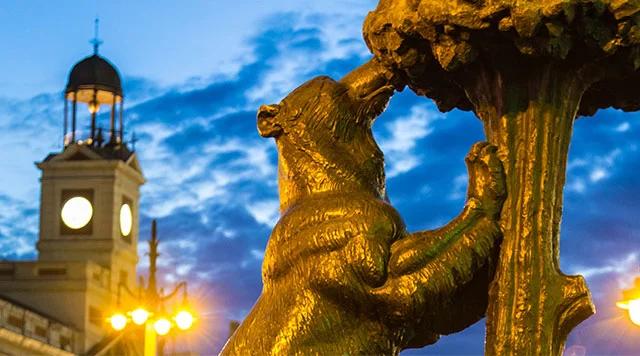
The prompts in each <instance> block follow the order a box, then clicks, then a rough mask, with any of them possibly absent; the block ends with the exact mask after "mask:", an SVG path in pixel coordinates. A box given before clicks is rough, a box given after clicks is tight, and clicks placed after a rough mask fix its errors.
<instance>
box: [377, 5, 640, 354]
mask: <svg viewBox="0 0 640 356" xmlns="http://www.w3.org/2000/svg"><path fill="white" fill-rule="evenodd" d="M364 37H365V41H366V43H367V45H368V46H369V48H370V49H371V51H372V52H373V53H374V55H375V58H377V59H378V60H380V61H381V62H382V63H383V64H384V66H386V67H387V68H389V70H390V71H392V72H393V73H394V75H396V76H397V77H398V82H400V83H404V84H407V85H408V86H409V87H411V89H412V90H414V91H415V92H416V93H418V94H420V95H424V96H427V97H429V98H431V99H433V100H434V101H435V102H436V104H437V105H438V107H439V108H440V109H441V110H442V111H448V110H451V109H453V108H459V109H462V110H473V111H474V112H475V113H476V115H477V116H478V117H479V118H480V119H481V120H482V121H483V123H484V125H485V132H486V135H487V139H488V141H489V142H491V143H492V144H494V145H496V146H497V147H498V156H499V157H500V159H501V161H502V162H503V164H504V168H505V173H506V179H507V180H506V184H507V190H508V192H509V196H508V198H507V200H506V202H505V207H504V209H503V210H502V213H501V220H500V226H501V228H502V230H503V232H504V241H503V243H502V245H501V251H500V259H499V262H498V266H497V272H496V278H495V281H494V282H493V283H492V285H491V291H490V302H489V309H488V312H487V316H488V317H487V340H486V343H485V345H486V347H485V350H486V353H487V354H489V355H518V356H519V355H545V356H546V355H560V354H561V353H562V350H563V347H564V341H565V338H566V336H567V335H568V334H569V332H570V331H571V330H572V329H573V328H574V327H575V326H576V325H577V324H579V323H580V322H581V321H583V320H584V319H586V318H587V317H589V316H590V315H591V314H593V313H594V307H593V305H592V303H591V300H590V296H589V291H588V289H587V286H586V284H585V281H584V279H583V278H582V277H580V276H566V275H564V274H563V273H562V272H561V271H560V269H559V261H558V254H559V249H558V245H559V235H560V221H561V216H562V190H563V187H564V182H565V175H566V163H567V154H568V148H569V142H570V140H571V132H572V127H573V121H574V119H575V118H576V117H577V116H578V115H593V114H594V113H595V112H596V111H597V110H598V109H600V108H606V107H610V106H612V107H615V108H619V109H623V110H626V111H631V110H638V109H640V95H638V92H639V91H640V71H638V69H639V68H640V3H638V2H637V1H631V0H538V1H532V0H518V1H514V0H491V1H471V0H468V1H440V0H411V1H407V0H381V1H380V3H379V4H378V7H377V8H376V9H375V11H373V12H371V13H370V14H369V15H368V16H367V19H366V20H365V25H364Z"/></svg>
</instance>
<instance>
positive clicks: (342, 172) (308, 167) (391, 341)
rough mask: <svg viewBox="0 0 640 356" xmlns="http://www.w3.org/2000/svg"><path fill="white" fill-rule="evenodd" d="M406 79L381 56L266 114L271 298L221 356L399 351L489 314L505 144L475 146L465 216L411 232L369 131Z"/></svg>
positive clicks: (266, 277)
mask: <svg viewBox="0 0 640 356" xmlns="http://www.w3.org/2000/svg"><path fill="white" fill-rule="evenodd" d="M396 81H397V79H396V78H394V77H393V75H392V74H391V73H389V72H387V71H386V70H385V69H384V68H383V67H382V65H380V64H379V63H378V62H376V61H375V60H371V61H369V62H368V63H366V64H364V65H363V66H361V67H360V68H358V69H356V70H354V71H353V72H351V73H349V74H348V75H347V76H345V77H344V78H342V79H341V80H340V81H334V80H332V79H331V78H328V77H318V78H315V79H312V80H310V81H309V82H307V83H305V84H303V85H302V86H300V87H299V88H297V89H296V90H294V91H293V92H292V93H290V94H289V95H288V96H287V97H286V98H285V99H284V100H283V101H282V102H281V103H280V104H276V105H267V106H262V107H261V108H260V110H259V113H258V131H259V133H260V134H261V135H262V136H264V137H273V138H275V141H276V145H277V149H278V177H279V178H278V184H279V191H280V210H281V217H280V220H279V221H278V223H277V224H276V226H275V227H274V229H273V232H272V234H271V237H270V239H269V242H268V245H267V249H266V252H265V257H264V263H263V268H262V279H263V284H264V286H263V290H262V294H261V295H260V297H259V299H258V301H257V302H256V304H255V305H254V306H253V309H252V310H251V312H250V313H249V315H248V316H247V318H246V319H245V320H244V322H242V324H241V325H240V327H239V328H238V329H237V331H236V332H235V333H234V335H233V336H232V337H231V338H230V339H229V341H228V342H227V344H226V345H225V347H224V349H223V350H222V354H223V355H352V354H367V355H374V354H385V355H388V354H398V353H399V352H400V351H401V350H402V349H405V348H410V347H422V346H424V345H428V344H432V343H434V342H436V341H437V339H438V337H439V335H441V334H449V333H452V332H456V331H459V330H462V329H463V328H465V327H467V326H469V325H471V324H472V323H474V322H476V321H477V320H479V319H480V318H482V316H483V315H484V313H485V310H486V304H487V291H488V285H489V283H490V281H491V279H492V277H493V268H494V262H495V260H496V258H497V252H498V246H499V242H500V237H501V233H500V228H499V226H498V222H497V221H498V216H499V214H500V209H501V207H502V202H503V201H504V198H505V188H504V178H503V175H504V174H503V171H502V165H501V163H500V161H499V160H498V158H497V156H496V149H495V148H494V147H493V146H490V145H488V144H486V143H479V144H476V145H474V146H473V147H472V149H471V152H470V153H469V155H468V156H467V158H466V162H467V166H468V171H469V188H468V193H467V201H466V204H465V207H464V209H463V211H462V213H461V214H460V215H459V216H458V217H457V218H455V219H454V220H453V221H451V222H450V223H449V224H447V225H446V226H444V227H442V228H440V229H437V230H433V231H422V232H415V233H409V232H407V230H406V228H405V225H404V222H403V220H402V218H401V217H400V215H399V214H398V212H397V211H396V210H395V209H394V208H393V206H391V204H390V203H389V201H388V199H387V196H386V192H385V174H384V160H383V154H382V152H381V151H380V149H379V148H378V146H377V144H376V142H375V140H374V138H373V135H372V132H371V126H372V124H373V122H374V120H375V119H376V118H377V117H378V116H379V115H380V114H381V113H382V112H383V110H384V109H385V107H386V105H387V103H388V101H389V99H390V97H391V96H392V95H393V93H394V90H395V89H396V88H398V87H399V86H400V87H401V83H397V82H396Z"/></svg>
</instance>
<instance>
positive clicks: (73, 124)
mask: <svg viewBox="0 0 640 356" xmlns="http://www.w3.org/2000/svg"><path fill="white" fill-rule="evenodd" d="M77 95H78V93H76V92H73V108H72V109H71V110H72V113H71V117H72V119H71V143H75V142H76V109H77V108H78V101H77V100H76V99H77Z"/></svg>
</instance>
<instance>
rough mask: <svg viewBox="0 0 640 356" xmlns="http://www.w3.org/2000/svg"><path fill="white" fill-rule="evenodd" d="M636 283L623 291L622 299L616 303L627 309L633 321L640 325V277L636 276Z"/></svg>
mask: <svg viewBox="0 0 640 356" xmlns="http://www.w3.org/2000/svg"><path fill="white" fill-rule="evenodd" d="M634 284H635V285H634V287H633V288H631V289H628V290H625V291H623V292H622V300H621V301H619V302H618V303H616V305H617V306H618V308H621V309H624V310H627V311H628V313H629V319H631V322H632V323H634V324H636V325H638V326H640V277H638V278H636V280H635V283H634Z"/></svg>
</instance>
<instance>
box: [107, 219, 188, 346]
mask: <svg viewBox="0 0 640 356" xmlns="http://www.w3.org/2000/svg"><path fill="white" fill-rule="evenodd" d="M158 243H159V241H158V237H157V223H156V220H153V221H152V222H151V240H149V279H148V283H147V287H146V288H145V287H144V281H141V283H140V287H139V290H138V293H137V295H136V293H134V292H132V291H131V290H130V289H129V287H128V286H127V285H126V284H123V283H120V284H119V285H118V306H120V292H121V290H123V289H124V290H125V291H126V292H127V293H128V294H129V295H130V296H131V297H134V298H137V300H138V304H137V307H136V308H134V309H133V310H131V311H128V312H126V313H125V312H122V311H121V310H120V308H118V311H117V312H115V313H114V314H113V315H111V317H109V319H108V321H109V323H110V324H111V328H112V329H113V330H115V331H124V330H125V328H126V327H127V325H128V324H129V321H131V322H132V323H133V324H135V325H137V326H144V328H145V333H144V356H155V355H156V349H157V342H156V336H157V335H160V336H165V335H167V334H169V333H170V332H171V330H172V329H174V326H175V327H177V329H178V330H182V331H185V330H189V329H190V328H191V327H192V326H193V323H194V322H195V320H196V318H195V316H194V315H193V313H192V312H191V311H190V309H189V308H188V305H189V303H188V297H187V282H185V281H182V282H180V283H178V284H177V285H176V286H175V288H174V290H173V291H172V292H171V293H168V294H164V293H163V291H162V289H160V290H158V288H157V284H156V272H157V268H156V262H157V259H158V256H159V255H160V254H159V253H158ZM180 290H182V305H181V307H180V308H179V309H178V311H177V313H175V314H174V316H173V317H171V316H169V315H168V314H166V313H165V312H164V303H165V302H166V301H168V300H170V299H171V298H173V297H174V296H176V295H177V294H178V292H179V291H180ZM160 353H162V344H161V346H160Z"/></svg>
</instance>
